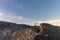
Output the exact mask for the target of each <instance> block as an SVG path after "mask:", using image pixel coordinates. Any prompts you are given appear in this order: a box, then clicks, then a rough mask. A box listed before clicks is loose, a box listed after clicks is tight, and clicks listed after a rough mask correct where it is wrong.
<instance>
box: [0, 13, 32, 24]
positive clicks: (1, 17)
mask: <svg viewBox="0 0 60 40" xmlns="http://www.w3.org/2000/svg"><path fill="white" fill-rule="evenodd" d="M0 21H7V22H13V23H18V24H29V25H30V24H32V23H31V20H30V19H28V18H25V17H22V16H18V15H8V14H6V13H0Z"/></svg>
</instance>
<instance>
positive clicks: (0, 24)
mask: <svg viewBox="0 0 60 40" xmlns="http://www.w3.org/2000/svg"><path fill="white" fill-rule="evenodd" d="M0 40H60V27H58V26H54V25H51V24H48V23H41V24H40V26H31V25H26V24H16V23H11V22H4V21H0Z"/></svg>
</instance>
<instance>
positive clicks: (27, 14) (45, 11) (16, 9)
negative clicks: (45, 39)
mask: <svg viewBox="0 0 60 40" xmlns="http://www.w3.org/2000/svg"><path fill="white" fill-rule="evenodd" d="M56 19H60V0H0V20H3V21H10V22H15V23H23V24H33V23H35V22H37V21H48V20H56Z"/></svg>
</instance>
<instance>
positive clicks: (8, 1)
mask: <svg viewBox="0 0 60 40" xmlns="http://www.w3.org/2000/svg"><path fill="white" fill-rule="evenodd" d="M3 1H5V2H7V3H9V4H11V5H12V6H13V7H14V6H15V7H17V8H20V9H23V10H24V11H26V9H25V8H24V6H23V5H22V4H17V3H14V0H3Z"/></svg>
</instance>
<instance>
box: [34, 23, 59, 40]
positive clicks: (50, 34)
mask: <svg viewBox="0 0 60 40" xmlns="http://www.w3.org/2000/svg"><path fill="white" fill-rule="evenodd" d="M34 40H60V27H59V26H54V25H51V24H48V23H41V24H40V33H39V34H38V35H36V36H35V38H34Z"/></svg>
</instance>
